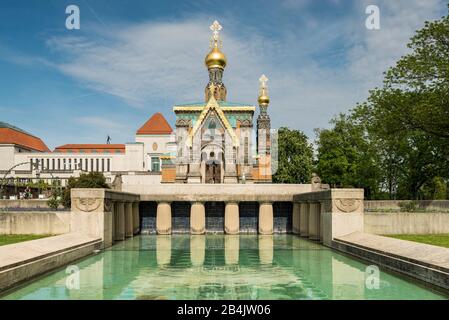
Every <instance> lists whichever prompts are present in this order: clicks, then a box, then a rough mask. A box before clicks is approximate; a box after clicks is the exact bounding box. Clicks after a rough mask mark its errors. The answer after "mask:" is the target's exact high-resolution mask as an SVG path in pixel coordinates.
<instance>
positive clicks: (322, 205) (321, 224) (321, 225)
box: [320, 201, 325, 243]
mask: <svg viewBox="0 0 449 320" xmlns="http://www.w3.org/2000/svg"><path fill="white" fill-rule="evenodd" d="M324 206H325V202H324V201H320V242H321V243H323V232H324V219H323V216H324V212H325V210H324V208H325V207H324Z"/></svg>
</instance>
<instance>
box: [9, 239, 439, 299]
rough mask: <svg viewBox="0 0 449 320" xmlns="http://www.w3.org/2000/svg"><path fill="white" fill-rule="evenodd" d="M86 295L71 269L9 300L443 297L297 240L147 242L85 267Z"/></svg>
mask: <svg viewBox="0 0 449 320" xmlns="http://www.w3.org/2000/svg"><path fill="white" fill-rule="evenodd" d="M77 267H78V268H79V270H80V273H79V276H80V279H79V280H80V282H79V283H80V289H79V290H76V289H69V288H68V287H67V286H66V282H67V277H68V275H67V274H66V273H65V268H64V269H63V270H60V271H57V272H55V273H53V274H51V275H49V276H46V277H44V278H42V279H39V280H37V281H35V282H33V283H31V284H29V285H27V286H25V287H23V288H21V289H18V290H16V291H15V292H13V293H11V294H9V295H8V296H5V297H4V298H6V299H437V298H442V296H439V295H437V294H435V293H433V292H431V291H428V290H427V289H423V288H421V287H418V286H417V285H415V284H413V283H411V282H407V281H405V280H403V279H400V278H397V277H395V276H392V275H390V274H386V273H382V272H381V274H380V277H381V281H380V288H379V289H367V288H366V286H365V280H366V279H365V277H366V276H365V269H366V267H367V265H366V264H364V263H361V262H359V261H356V260H353V259H351V258H349V257H346V256H342V255H340V254H338V253H337V252H335V251H332V250H329V249H327V248H325V247H323V246H321V245H319V244H316V243H313V242H309V241H307V240H303V239H300V238H298V237H296V236H292V235H274V236H265V235H264V236H261V235H260V236H257V235H245V236H242V235H240V236H238V235H228V236H226V235H205V236H204V235H174V236H170V235H167V236H140V237H135V238H132V239H129V240H127V241H124V242H121V243H119V244H117V245H115V246H114V247H112V248H111V249H109V250H106V251H105V252H103V253H101V254H98V255H95V256H91V257H89V258H87V259H85V260H83V261H81V262H79V263H77Z"/></svg>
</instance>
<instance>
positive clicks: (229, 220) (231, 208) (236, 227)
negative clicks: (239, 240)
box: [224, 202, 240, 234]
mask: <svg viewBox="0 0 449 320" xmlns="http://www.w3.org/2000/svg"><path fill="white" fill-rule="evenodd" d="M224 219H225V221H224V222H225V232H226V233H227V234H238V233H239V231H240V220H239V219H240V216H239V204H238V203H237V202H226V206H225V216H224Z"/></svg>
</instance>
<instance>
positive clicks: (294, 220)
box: [292, 202, 300, 234]
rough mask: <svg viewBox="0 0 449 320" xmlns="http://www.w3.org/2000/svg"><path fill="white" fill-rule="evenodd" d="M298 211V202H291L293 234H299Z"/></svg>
mask: <svg viewBox="0 0 449 320" xmlns="http://www.w3.org/2000/svg"><path fill="white" fill-rule="evenodd" d="M299 211H300V204H299V202H293V212H292V215H293V216H292V229H293V230H292V231H293V233H294V234H299V233H300V231H299Z"/></svg>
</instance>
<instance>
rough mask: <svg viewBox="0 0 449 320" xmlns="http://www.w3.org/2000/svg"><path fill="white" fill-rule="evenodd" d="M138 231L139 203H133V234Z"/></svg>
mask: <svg viewBox="0 0 449 320" xmlns="http://www.w3.org/2000/svg"><path fill="white" fill-rule="evenodd" d="M139 230H140V216H139V202H133V234H138V233H139Z"/></svg>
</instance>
